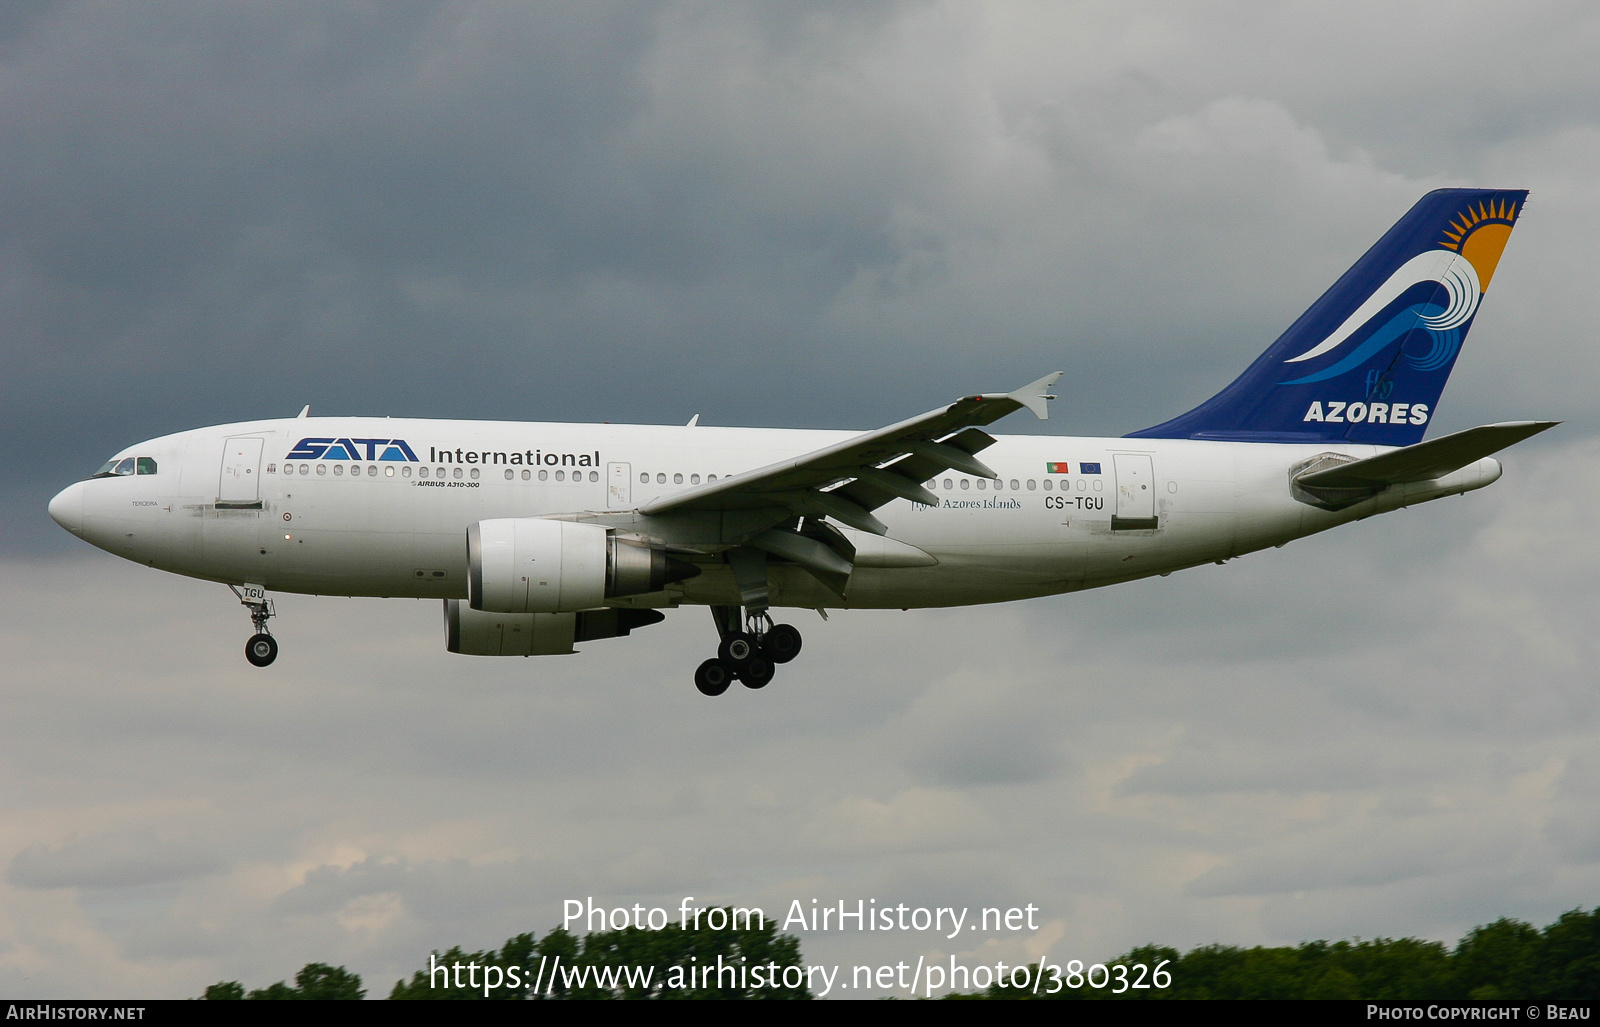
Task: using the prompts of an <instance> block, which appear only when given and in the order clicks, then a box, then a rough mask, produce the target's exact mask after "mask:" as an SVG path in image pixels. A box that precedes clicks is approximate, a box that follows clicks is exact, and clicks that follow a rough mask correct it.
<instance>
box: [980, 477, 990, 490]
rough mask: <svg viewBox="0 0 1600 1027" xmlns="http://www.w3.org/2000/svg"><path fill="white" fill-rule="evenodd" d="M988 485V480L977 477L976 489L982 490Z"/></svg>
mask: <svg viewBox="0 0 1600 1027" xmlns="http://www.w3.org/2000/svg"><path fill="white" fill-rule="evenodd" d="M988 487H989V482H988V481H986V480H985V479H983V478H979V479H978V489H979V491H982V490H983V489H986V488H988Z"/></svg>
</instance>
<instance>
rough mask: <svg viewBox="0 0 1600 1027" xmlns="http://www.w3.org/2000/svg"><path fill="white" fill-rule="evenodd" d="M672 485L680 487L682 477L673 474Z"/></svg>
mask: <svg viewBox="0 0 1600 1027" xmlns="http://www.w3.org/2000/svg"><path fill="white" fill-rule="evenodd" d="M672 484H674V485H682V484H683V475H681V474H674V475H673V476H672Z"/></svg>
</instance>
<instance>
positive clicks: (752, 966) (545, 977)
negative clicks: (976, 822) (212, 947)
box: [203, 909, 812, 1002]
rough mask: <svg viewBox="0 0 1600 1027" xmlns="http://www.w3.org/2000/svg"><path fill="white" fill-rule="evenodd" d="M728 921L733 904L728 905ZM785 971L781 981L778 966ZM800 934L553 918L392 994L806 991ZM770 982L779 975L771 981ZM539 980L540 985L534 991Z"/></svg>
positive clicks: (315, 990) (292, 992)
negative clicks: (582, 930)
mask: <svg viewBox="0 0 1600 1027" xmlns="http://www.w3.org/2000/svg"><path fill="white" fill-rule="evenodd" d="M728 914H729V922H732V916H733V911H732V910H731V909H730V910H729V911H728ZM785 970H788V971H789V973H788V975H787V980H785V975H784V971H785ZM803 970H804V963H803V962H802V960H801V958H800V941H799V939H798V938H795V937H794V936H793V935H788V934H779V933H778V928H777V924H776V923H775V922H774V921H770V920H769V921H767V922H766V924H765V925H763V926H754V925H751V926H748V927H745V928H735V929H731V930H727V929H725V930H713V929H712V928H710V927H707V926H704V924H703V923H702V924H701V925H699V926H696V927H689V928H685V927H684V926H683V925H682V924H668V925H667V926H666V927H664V928H660V929H657V930H650V929H644V928H638V927H629V928H625V929H623V930H618V931H595V932H591V933H589V934H585V935H584V936H583V937H582V938H579V937H578V936H576V935H574V934H572V933H571V932H569V931H567V930H565V929H563V928H560V927H557V928H555V929H553V930H551V931H550V932H549V933H548V934H546V935H545V936H544V937H543V938H535V936H534V935H532V934H519V935H517V936H516V937H514V938H509V939H507V940H506V943H505V945H503V946H501V947H500V948H498V949H487V950H484V951H476V952H471V951H467V950H465V949H463V948H461V946H459V945H457V946H454V947H452V948H450V949H449V950H447V951H445V952H438V951H435V952H433V953H431V954H430V956H429V959H428V963H427V964H426V965H425V966H423V968H422V969H420V970H418V971H416V972H415V973H413V974H412V975H411V979H410V980H409V981H406V980H400V981H396V982H395V984H394V988H393V989H392V990H391V991H390V992H389V997H390V998H391V999H431V1000H437V999H445V1000H454V1001H491V1002H492V1001H520V1000H524V999H532V998H537V999H664V998H687V999H809V998H811V997H812V995H811V992H810V991H809V990H808V989H807V987H806V983H805V976H804V973H803ZM773 982H775V984H774V983H773ZM535 988H537V993H535V990H534V989H535ZM365 994H366V993H365V991H363V990H362V988H361V978H360V976H358V975H356V974H352V973H348V972H347V971H346V970H345V969H344V967H330V966H327V965H326V964H323V963H308V964H306V966H305V968H304V969H302V970H301V971H300V973H298V974H296V975H295V986H294V987H292V988H291V987H289V986H288V985H287V984H286V983H284V982H283V981H279V982H278V983H277V984H273V985H271V986H270V987H266V988H260V989H257V990H255V991H249V992H247V991H245V988H244V985H242V984H241V983H239V982H238V981H223V982H220V983H217V984H213V985H211V986H210V987H209V988H207V989H206V990H205V995H204V996H203V997H204V998H208V999H329V998H337V999H359V998H362V997H363V996H364V995H365Z"/></svg>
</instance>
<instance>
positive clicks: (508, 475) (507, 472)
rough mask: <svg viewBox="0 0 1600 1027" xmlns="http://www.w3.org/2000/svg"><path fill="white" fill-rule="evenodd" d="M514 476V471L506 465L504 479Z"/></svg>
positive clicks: (508, 479) (507, 479)
mask: <svg viewBox="0 0 1600 1027" xmlns="http://www.w3.org/2000/svg"><path fill="white" fill-rule="evenodd" d="M515 476H516V472H514V471H512V470H511V468H509V467H507V468H506V481H510V480H511V479H512V478H514V477H515Z"/></svg>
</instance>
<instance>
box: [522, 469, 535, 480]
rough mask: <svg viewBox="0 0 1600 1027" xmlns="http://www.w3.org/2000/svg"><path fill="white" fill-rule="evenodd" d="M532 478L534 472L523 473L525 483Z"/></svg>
mask: <svg viewBox="0 0 1600 1027" xmlns="http://www.w3.org/2000/svg"><path fill="white" fill-rule="evenodd" d="M531 477H533V472H532V471H523V472H522V480H523V481H527V480H528V479H529V478H531Z"/></svg>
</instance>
